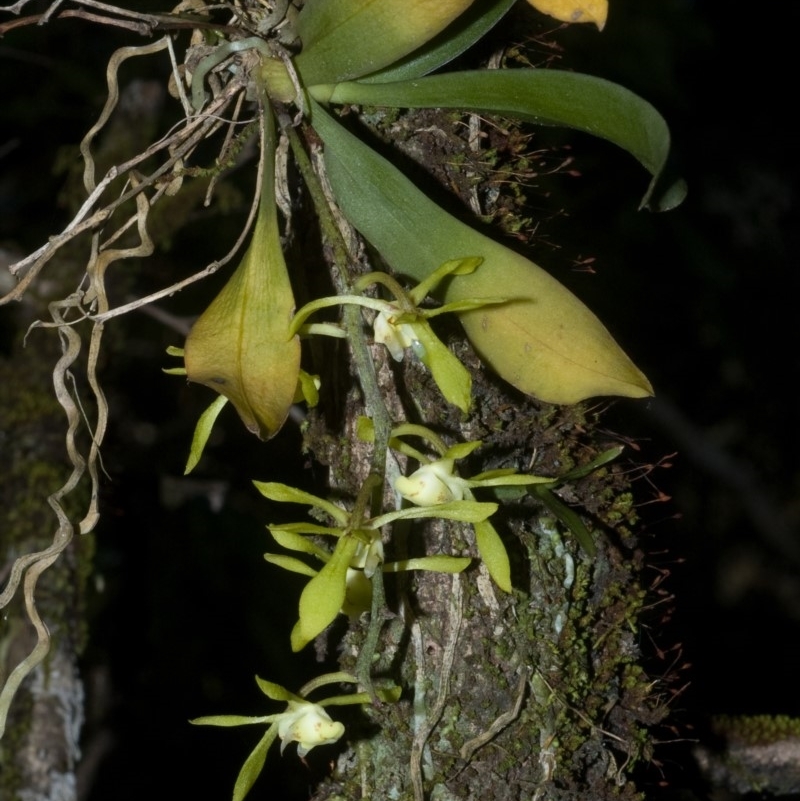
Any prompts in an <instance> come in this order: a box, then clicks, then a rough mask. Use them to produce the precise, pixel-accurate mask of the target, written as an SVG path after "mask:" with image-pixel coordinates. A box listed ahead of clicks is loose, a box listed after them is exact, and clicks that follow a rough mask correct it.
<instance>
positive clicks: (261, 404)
mask: <svg viewBox="0 0 800 801" xmlns="http://www.w3.org/2000/svg"><path fill="white" fill-rule="evenodd" d="M264 128H265V136H264V141H263V142H262V148H263V160H264V176H263V186H262V192H261V201H260V204H259V209H258V218H257V220H256V225H255V230H254V231H253V238H252V241H251V242H250V246H249V247H248V249H247V252H246V253H245V255H244V257H243V258H242V262H241V264H240V265H239V266H238V267H237V269H236V271H235V272H234V274H233V275H232V276H231V278H230V280H229V281H228V283H227V284H225V286H224V287H223V288H222V291H221V292H220V293H219V294H218V295H217V297H216V298H215V299H214V300H213V301H212V303H211V305H210V306H209V307H208V308H207V309H206V310H205V312H203V314H202V315H200V318H199V319H198V320H197V322H195V324H194V325H193V326H192V329H191V331H190V332H189V335H188V337H187V338H186V347H185V349H184V350H185V354H184V361H185V364H186V376H187V378H188V379H189V381H196V382H198V383H200V384H205V385H206V386H208V387H211V389H213V390H215V391H217V392H219V393H220V394H221V395H224V396H225V397H227V398H228V399H229V400H230V401H231V403H233V405H234V406H235V407H236V411H237V412H238V413H239V416H240V417H241V418H242V421H243V422H244V424H245V426H246V427H247V428H248V430H250V431H252V432H253V433H254V434H257V435H258V436H259V437H261V438H262V439H269V438H270V437H272V436H274V435H275V434H276V433H277V431H278V430H279V429H280V428H281V426H282V425H283V423H284V422H285V420H286V417H287V416H288V414H289V409H290V408H291V406H292V403H293V401H294V395H295V390H296V389H297V381H298V376H299V373H300V339H299V338H298V337H296V336H295V337H292V338H289V336H288V330H289V322H290V321H291V319H292V314H293V313H294V297H293V295H292V286H291V283H290V282H289V274H288V272H287V269H286V262H285V261H284V258H283V252H282V250H281V240H280V232H279V230H278V217H277V206H276V203H275V174H274V172H275V171H274V161H275V135H274V124H273V120H272V112H271V111H269V110H267V111H265V113H264Z"/></svg>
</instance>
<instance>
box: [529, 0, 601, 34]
mask: <svg viewBox="0 0 800 801" xmlns="http://www.w3.org/2000/svg"><path fill="white" fill-rule="evenodd" d="M528 2H529V3H530V4H531V5H532V6H533V7H534V8H535V9H536V10H537V11H541V12H542V14H547V15H548V16H551V17H554V18H555V19H557V20H559V21H561V22H593V23H594V24H595V25H597V27H598V29H599V30H601V31H602V30H603V27H604V26H605V24H606V19H607V18H608V0H528Z"/></svg>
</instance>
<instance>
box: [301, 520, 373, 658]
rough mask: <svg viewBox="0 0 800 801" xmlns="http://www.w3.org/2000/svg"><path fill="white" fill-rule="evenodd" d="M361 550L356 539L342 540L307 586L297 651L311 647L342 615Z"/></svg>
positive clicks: (303, 599)
mask: <svg viewBox="0 0 800 801" xmlns="http://www.w3.org/2000/svg"><path fill="white" fill-rule="evenodd" d="M357 547H358V540H357V539H356V538H355V537H350V536H347V537H342V538H341V539H340V540H339V542H338V543H337V544H336V548H335V549H334V551H333V554H331V558H330V559H329V560H328V562H327V563H326V564H325V566H324V567H323V568H322V570H320V571H319V573H317V575H316V576H314V578H312V579H311V581H309V582H308V584H306V586H305V588H304V589H303V593H302V595H301V596H300V619H299V620H298V621H297V623H296V624H295V626H294V628H293V629H292V635H291V642H292V650H293V651H299V650H301V649H302V648H304V647H305V646H306V645H308V643H310V642H311V640H313V639H314V638H315V637H316V636H317V635H318V634H321V633H322V632H323V631H324V630H325V629H326V628H327V627H328V626H329V625H330V624H331V623H332V622H333V621H334V620H335V618H336V616H337V615H338V614H339V611H340V610H341V608H342V604H343V603H344V600H345V592H346V588H347V569H348V567H349V566H350V561H351V560H352V558H353V556H354V554H355V552H356V549H357Z"/></svg>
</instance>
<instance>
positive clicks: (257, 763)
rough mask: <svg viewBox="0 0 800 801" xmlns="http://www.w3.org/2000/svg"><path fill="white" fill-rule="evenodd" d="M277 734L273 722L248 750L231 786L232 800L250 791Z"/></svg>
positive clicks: (238, 798) (238, 800)
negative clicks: (256, 743)
mask: <svg viewBox="0 0 800 801" xmlns="http://www.w3.org/2000/svg"><path fill="white" fill-rule="evenodd" d="M277 736H278V727H277V725H276V724H273V725H272V726H270V727H269V728H268V729H267V731H266V734H264V736H263V737H262V738H261V739H260V740H259V741H258V745H257V746H256V747H255V748H254V749H253V750H252V751H251V752H250V756H248V757H247V759H246V760H245V763H244V765H242V769H241V770H240V771H239V775H238V776H237V777H236V784H235V785H234V788H233V801H242V799H243V798H244V797H245V796H246V795H247V794H248V793H249V792H250V790H251V789H252V787H253V785H254V784H255V783H256V779H257V778H258V777H259V774H260V773H261V771H262V770H263V769H264V762H266V759H267V752H268V751H269V748H270V746H271V745H272V743H273V742H274V741H275V738H276V737H277Z"/></svg>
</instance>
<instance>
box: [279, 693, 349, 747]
mask: <svg viewBox="0 0 800 801" xmlns="http://www.w3.org/2000/svg"><path fill="white" fill-rule="evenodd" d="M343 734H344V724H342V723H338V722H337V721H333V720H331V718H330V716H329V715H328V713H327V712H326V711H325V710H324V709H323V708H322V707H321V706H320V705H319V704H312V703H310V702H300V701H289V707H288V709H287V711H286V712H285V713H284V714H283V715H281V719H280V720H279V721H278V737H280V738H281V753H283V749H284V748H286V746H287V745H288V744H289V743H292V742H296V743H297V753H298V754H299V755H300V756H301V757H304V756H305V755H306V754H307V753H308V752H309V751H310V750H311V749H312V748H313V747H314V746H315V745H330V744H331V743H335V742H336V741H337V740H338V739H339V738H340V737H341V736H342V735H343Z"/></svg>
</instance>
